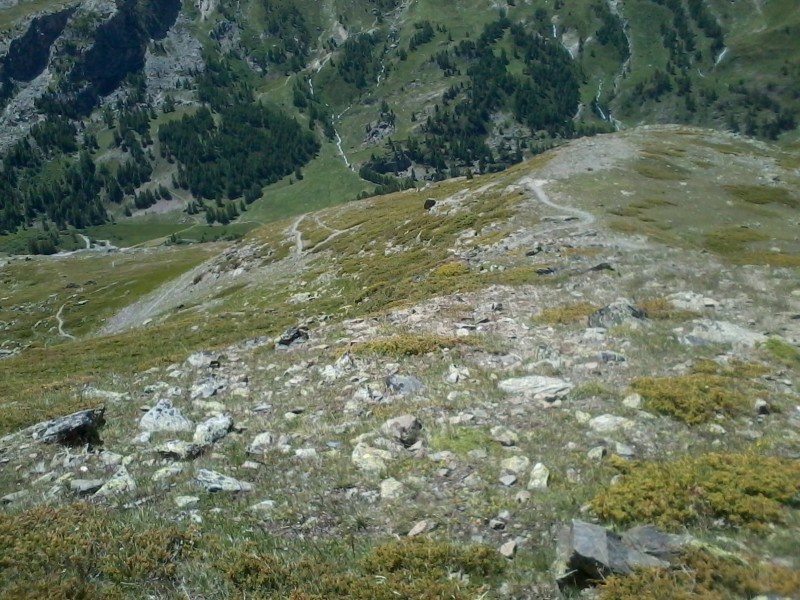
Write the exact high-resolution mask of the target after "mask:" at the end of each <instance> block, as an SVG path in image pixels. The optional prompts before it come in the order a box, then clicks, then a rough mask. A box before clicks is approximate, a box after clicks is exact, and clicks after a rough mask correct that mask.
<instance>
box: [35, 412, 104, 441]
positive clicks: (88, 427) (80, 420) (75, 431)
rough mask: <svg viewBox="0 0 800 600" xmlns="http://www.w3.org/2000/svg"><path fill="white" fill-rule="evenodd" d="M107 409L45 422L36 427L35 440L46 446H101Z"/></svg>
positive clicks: (73, 414)
mask: <svg viewBox="0 0 800 600" xmlns="http://www.w3.org/2000/svg"><path fill="white" fill-rule="evenodd" d="M105 411H106V409H105V407H104V406H101V407H100V408H90V409H88V410H82V411H79V412H76V413H72V414H71V415H67V416H66V417H59V418H57V419H53V420H52V421H44V422H43V423H39V424H37V425H34V426H33V427H32V428H31V429H32V431H33V436H32V437H33V438H34V439H35V440H37V441H40V442H44V443H45V444H54V443H58V444H63V445H65V446H78V445H81V444H94V445H97V444H100V443H101V441H100V428H101V427H102V426H103V425H105V419H104V418H103V415H104V414H105Z"/></svg>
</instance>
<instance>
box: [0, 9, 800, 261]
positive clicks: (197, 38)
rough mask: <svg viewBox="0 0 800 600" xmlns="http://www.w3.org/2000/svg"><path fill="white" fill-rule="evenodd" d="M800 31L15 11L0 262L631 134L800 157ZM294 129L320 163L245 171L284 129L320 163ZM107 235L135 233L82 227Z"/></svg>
mask: <svg viewBox="0 0 800 600" xmlns="http://www.w3.org/2000/svg"><path fill="white" fill-rule="evenodd" d="M799 19H800V13H798V9H797V7H796V6H794V4H793V3H791V2H786V1H785V0H770V1H769V2H763V3H747V2H741V3H737V4H735V5H730V4H729V3H727V2H716V1H710V0H704V1H701V0H691V1H688V0H687V1H685V2H684V1H678V0H669V1H667V0H658V1H656V0H628V1H627V2H625V3H616V2H612V3H610V4H606V3H603V2H600V1H599V0H591V1H590V0H563V1H561V0H560V1H559V2H556V3H549V2H541V3H527V2H526V3H513V4H507V5H502V6H500V5H497V6H495V5H491V6H489V5H488V4H487V3H485V2H481V1H478V0H471V1H469V2H460V3H458V4H457V5H453V10H452V11H450V13H449V14H448V16H447V19H443V18H442V14H441V9H440V7H439V5H434V4H432V3H429V2H427V1H420V2H414V3H402V2H394V1H389V0H386V1H381V2H376V1H367V0H360V1H358V2H336V1H334V0H330V1H329V2H322V3H316V2H315V3H311V2H286V1H284V0H249V1H247V2H237V3H235V4H234V3H229V2H202V3H197V4H193V3H190V2H184V3H182V4H180V3H178V2H177V0H176V1H175V2H167V3H152V2H145V1H144V0H128V1H126V2H122V3H119V5H116V4H115V3H112V2H77V1H75V2H66V3H57V2H30V1H29V2H21V3H19V4H15V5H14V6H13V7H8V8H4V9H3V21H2V22H0V26H3V27H4V30H5V39H4V41H3V43H2V46H1V47H0V56H2V57H3V58H2V69H0V70H2V75H0V86H1V89H2V91H0V99H1V101H2V103H3V106H4V111H3V115H2V119H0V146H2V148H3V149H4V167H3V180H2V182H3V185H4V187H3V195H2V197H3V205H2V208H0V221H1V222H0V229H2V230H3V231H5V232H7V234H8V235H3V236H0V249H3V250H5V251H13V252H19V251H28V252H30V251H35V252H52V251H54V250H56V249H59V248H62V249H72V248H74V247H76V244H74V243H73V242H72V241H71V236H70V235H60V234H59V231H61V232H63V231H68V230H69V229H71V228H78V229H80V230H81V231H82V233H84V234H86V235H88V236H90V237H106V238H109V239H112V240H115V241H116V242H117V243H118V244H123V245H130V244H131V243H132V242H131V241H130V240H131V236H130V233H129V232H130V231H132V230H134V229H136V230H137V231H138V232H142V231H148V230H151V231H152V233H151V234H150V235H151V237H152V238H153V239H162V238H163V237H164V233H163V232H164V231H166V232H167V236H168V235H169V234H170V233H177V232H184V233H185V238H184V239H186V240H194V241H201V240H207V239H212V238H218V237H220V236H237V235H241V234H242V233H243V232H245V231H247V230H248V229H250V228H252V226H253V224H255V223H258V222H264V221H265V220H272V219H274V218H276V217H282V216H287V215H291V214H300V213H302V212H304V211H305V210H308V208H310V207H313V208H320V207H322V206H324V205H331V204H334V203H339V202H342V201H344V200H347V199H352V198H354V197H355V196H357V195H364V194H372V193H375V192H377V193H385V192H389V191H393V190H398V189H402V188H405V187H409V186H417V187H418V186H419V185H421V184H422V182H424V181H425V180H436V179H441V178H444V177H452V176H456V175H459V174H464V173H466V172H467V171H471V172H491V171H496V170H501V169H503V168H505V167H507V166H509V165H511V164H514V163H515V162H518V161H519V160H522V159H524V158H526V157H530V156H531V155H534V154H536V153H538V152H541V151H542V150H545V149H547V148H549V147H551V146H553V145H557V144H559V143H562V142H563V140H564V139H565V138H569V137H573V136H578V135H584V134H592V133H595V132H602V131H610V130H613V129H615V128H620V127H626V126H634V125H639V124H642V123H667V122H682V123H694V124H701V125H705V126H712V127H715V128H720V129H729V130H734V131H741V132H743V133H746V134H747V135H752V136H759V137H764V138H782V139H785V140H786V141H787V142H791V141H792V140H793V139H794V138H793V136H794V133H793V131H794V130H795V128H796V114H797V110H798V106H797V100H796V98H797V95H798V94H797V92H798V90H797V89H796V81H797V79H798V78H797V77H796V75H797V68H798V65H797V64H796V61H795V59H794V56H795V55H796V54H797V53H796V52H793V51H792V50H793V48H794V46H795V45H796V42H795V40H796V39H797V38H798V36H797V35H795V34H796V30H797V28H798V27H800V20H799ZM106 56H113V59H108V60H106V59H105V58H103V57H106ZM254 103H255V104H254ZM200 104H206V105H207V106H208V107H210V109H211V110H212V112H213V115H214V119H215V123H214V125H213V126H212V125H211V124H210V123H208V122H207V120H206V121H203V124H201V123H200V121H198V119H200V117H199V116H198V115H196V114H195V113H196V111H197V107H198V106H199V105H200ZM262 106H263V107H268V108H269V110H270V115H271V116H270V117H269V118H263V119H262V118H256V115H255V114H254V113H260V112H261V111H263V110H266V108H261V107H262ZM65 116H66V117H67V118H65ZM292 121H296V122H297V123H298V124H299V125H300V126H301V127H300V129H305V130H306V131H308V132H309V134H310V135H313V136H314V138H315V139H316V141H317V143H319V144H321V148H320V149H319V150H318V154H317V155H316V158H313V159H310V157H309V156H308V155H307V152H300V151H294V150H293V151H292V152H286V153H285V158H286V159H287V160H286V163H287V164H284V165H280V166H278V165H276V166H275V168H264V169H263V172H261V173H256V171H257V169H255V168H253V165H251V166H249V167H247V168H238V167H237V165H242V166H244V165H245V161H244V160H243V159H242V158H241V157H240V156H238V155H237V152H240V151H241V150H246V151H247V152H248V153H249V154H250V155H251V160H253V161H254V162H253V164H258V165H262V164H263V163H264V162H265V161H264V160H263V156H261V155H262V154H263V152H261V151H262V150H263V149H264V148H266V147H270V146H271V145H273V144H275V143H276V142H274V141H273V138H272V137H270V136H272V135H273V133H274V131H275V129H276V128H278V129H280V130H281V131H284V132H287V133H286V134H285V135H284V137H282V138H280V139H281V141H280V142H278V143H279V144H280V145H281V146H285V147H290V148H294V147H298V148H300V147H310V146H307V141H304V140H305V137H304V136H300V135H299V133H298V132H295V133H292V134H291V135H289V133H288V132H289V131H290V129H291V124H290V123H291V122H292ZM181 123H184V126H183V128H182V127H181V125H180V124H181ZM254 123H257V130H258V131H256V130H254V129H253V124H254ZM204 127H205V129H204ZM306 128H307V129H306ZM187 131H192V132H194V133H195V134H196V137H195V139H194V141H192V138H191V137H187V136H186V132H187ZM242 131H250V132H252V133H253V135H252V136H249V137H247V138H246V139H245V138H243V137H242ZM181 132H183V133H181ZM203 135H211V140H210V143H211V147H210V148H205V149H203V146H202V144H201V143H200V142H199V140H200V139H201V138H202V136H203ZM26 136H27V137H26ZM237 141H238V142H239V144H238V146H237V145H236V142H237ZM287 144H288V146H287ZM245 146H246V148H245ZM81 150H83V154H82V155H83V159H81V152H80V151H81ZM264 156H266V154H264ZM81 160H82V161H83V162H82V163H81ZM309 160H310V162H309ZM81 164H82V165H83V166H81ZM199 165H202V166H203V167H208V168H200V167H199ZM307 170H309V172H310V174H311V175H312V179H313V181H308V179H307V178H305V177H304V175H305V171H307ZM320 180H324V181H326V185H325V186H320V185H319V183H318V182H319V181H320ZM298 184H300V185H298ZM309 196H313V197H311V198H310V197H309ZM173 200H174V201H173ZM245 211H247V212H248V214H243V213H244V212H245ZM232 221H238V222H239V223H240V225H239V226H237V227H235V228H230V227H229V225H230V223H231V222H232ZM114 222H116V223H119V224H120V225H124V224H126V223H128V224H141V225H144V227H136V228H133V227H124V226H120V227H111V228H110V229H109V228H108V227H102V228H101V229H94V228H96V227H100V226H102V225H103V224H107V223H114ZM251 222H255V223H251ZM193 225H197V227H192V226H193ZM206 225H216V226H215V227H213V226H212V227H207V226H206ZM139 235H141V233H139Z"/></svg>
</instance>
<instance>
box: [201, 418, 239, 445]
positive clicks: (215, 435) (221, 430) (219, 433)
mask: <svg viewBox="0 0 800 600" xmlns="http://www.w3.org/2000/svg"><path fill="white" fill-rule="evenodd" d="M232 428H233V419H231V417H230V415H217V416H214V417H210V418H208V419H206V420H205V421H203V422H202V423H200V424H199V425H198V426H197V428H196V429H195V430H194V438H193V440H194V443H195V444H197V445H198V446H210V445H211V444H213V443H214V442H218V441H219V440H221V439H222V438H224V437H225V436H226V435H228V432H229V431H230V430H231V429H232Z"/></svg>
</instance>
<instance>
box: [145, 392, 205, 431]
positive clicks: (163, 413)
mask: <svg viewBox="0 0 800 600" xmlns="http://www.w3.org/2000/svg"><path fill="white" fill-rule="evenodd" d="M139 428H140V429H142V430H144V431H151V432H152V431H173V432H174V431H191V430H192V422H191V421H190V420H189V419H187V418H186V417H184V416H183V414H181V411H179V410H178V409H177V408H175V407H174V406H172V402H170V401H169V400H166V399H164V400H159V401H158V403H157V404H156V405H155V406H154V407H153V408H151V409H150V410H148V411H147V412H146V413H145V414H144V415H143V416H142V418H141V419H140V420H139Z"/></svg>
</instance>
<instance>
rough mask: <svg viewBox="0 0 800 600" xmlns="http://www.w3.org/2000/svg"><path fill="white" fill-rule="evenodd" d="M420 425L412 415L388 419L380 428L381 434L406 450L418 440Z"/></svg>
mask: <svg viewBox="0 0 800 600" xmlns="http://www.w3.org/2000/svg"><path fill="white" fill-rule="evenodd" d="M421 430H422V423H420V421H419V419H417V417H415V416H414V415H403V416H402V417H395V418H394V419H389V420H388V421H386V422H385V423H384V424H383V426H382V427H381V433H383V435H385V436H387V437H389V438H391V439H392V440H394V441H396V442H400V443H401V444H403V446H405V447H406V448H408V447H409V446H413V445H414V444H415V443H416V441H417V439H419V432H420V431H421Z"/></svg>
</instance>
